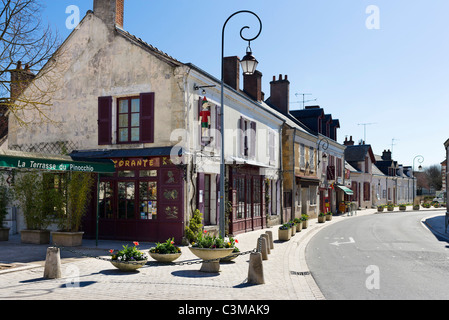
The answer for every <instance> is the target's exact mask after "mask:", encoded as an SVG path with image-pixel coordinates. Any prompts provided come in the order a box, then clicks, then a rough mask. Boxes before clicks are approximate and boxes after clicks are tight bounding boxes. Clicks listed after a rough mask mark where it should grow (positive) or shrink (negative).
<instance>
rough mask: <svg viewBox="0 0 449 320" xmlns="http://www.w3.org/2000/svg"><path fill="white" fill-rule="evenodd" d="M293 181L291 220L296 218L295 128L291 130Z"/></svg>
mask: <svg viewBox="0 0 449 320" xmlns="http://www.w3.org/2000/svg"><path fill="white" fill-rule="evenodd" d="M293 130H294V131H293V143H292V145H293V149H292V150H293V166H292V168H293V174H292V175H293V180H292V214H291V219H293V218H295V217H296V204H295V199H296V175H295V161H296V158H295V156H296V152H295V138H296V130H297V129H296V127H295V128H293Z"/></svg>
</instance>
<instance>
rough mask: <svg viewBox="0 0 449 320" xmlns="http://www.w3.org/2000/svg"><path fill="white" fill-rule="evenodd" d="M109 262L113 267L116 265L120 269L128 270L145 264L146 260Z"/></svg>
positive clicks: (134, 269) (133, 269)
mask: <svg viewBox="0 0 449 320" xmlns="http://www.w3.org/2000/svg"><path fill="white" fill-rule="evenodd" d="M111 263H112V265H113V266H114V267H116V268H117V269H119V270H121V271H125V272H130V271H136V270H137V269H140V268H142V267H143V266H144V265H146V263H147V260H141V261H133V262H121V261H117V260H111Z"/></svg>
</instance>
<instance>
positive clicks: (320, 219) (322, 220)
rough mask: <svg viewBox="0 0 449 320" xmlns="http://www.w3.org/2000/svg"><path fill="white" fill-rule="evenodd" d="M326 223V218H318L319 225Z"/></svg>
mask: <svg viewBox="0 0 449 320" xmlns="http://www.w3.org/2000/svg"><path fill="white" fill-rule="evenodd" d="M324 222H326V216H318V223H324Z"/></svg>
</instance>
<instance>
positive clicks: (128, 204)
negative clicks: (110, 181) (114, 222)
mask: <svg viewBox="0 0 449 320" xmlns="http://www.w3.org/2000/svg"><path fill="white" fill-rule="evenodd" d="M135 189H136V186H135V183H134V182H119V183H118V218H119V219H134V206H135V203H134V202H135V201H134V200H135Z"/></svg>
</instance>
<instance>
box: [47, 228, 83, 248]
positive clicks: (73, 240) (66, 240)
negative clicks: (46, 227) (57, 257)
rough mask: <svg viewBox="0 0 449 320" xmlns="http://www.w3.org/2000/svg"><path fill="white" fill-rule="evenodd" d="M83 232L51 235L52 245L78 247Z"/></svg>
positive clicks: (53, 233) (81, 241) (54, 233)
mask: <svg viewBox="0 0 449 320" xmlns="http://www.w3.org/2000/svg"><path fill="white" fill-rule="evenodd" d="M83 234H84V232H61V231H57V232H56V231H55V232H52V233H51V236H52V243H53V244H54V245H57V246H59V247H80V246H81V245H82V244H83Z"/></svg>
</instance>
